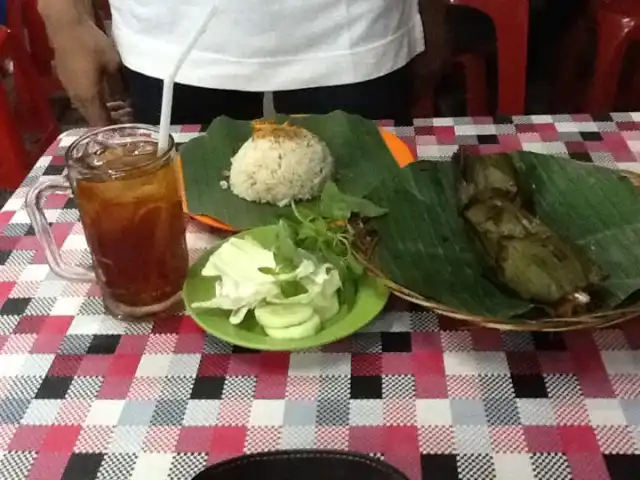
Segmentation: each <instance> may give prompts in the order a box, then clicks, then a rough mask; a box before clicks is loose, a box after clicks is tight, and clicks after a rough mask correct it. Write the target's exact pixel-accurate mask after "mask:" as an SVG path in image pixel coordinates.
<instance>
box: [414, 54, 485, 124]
mask: <svg viewBox="0 0 640 480" xmlns="http://www.w3.org/2000/svg"><path fill="white" fill-rule="evenodd" d="M454 68H455V70H459V71H460V72H461V73H462V75H463V76H464V83H465V94H466V100H467V115H468V116H470V117H484V116H488V115H489V106H488V101H487V81H486V78H487V72H486V62H485V59H484V58H483V57H482V55H478V54H472V53H469V54H463V55H460V56H458V57H457V58H456V59H455V61H454ZM435 103H436V102H435V99H434V93H433V91H431V90H429V91H426V90H424V89H420V88H418V89H417V90H416V93H415V95H414V99H413V108H412V112H411V114H412V116H413V117H414V118H431V117H434V116H435V115H436V104H435Z"/></svg>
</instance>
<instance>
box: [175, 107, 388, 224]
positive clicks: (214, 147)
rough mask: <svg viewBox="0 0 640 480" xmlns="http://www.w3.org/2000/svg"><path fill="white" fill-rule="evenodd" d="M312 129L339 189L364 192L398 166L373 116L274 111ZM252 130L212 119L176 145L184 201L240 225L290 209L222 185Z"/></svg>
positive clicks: (263, 221) (354, 193) (274, 218)
mask: <svg viewBox="0 0 640 480" xmlns="http://www.w3.org/2000/svg"><path fill="white" fill-rule="evenodd" d="M278 121H279V122H281V123H283V122H284V121H289V122H291V123H294V124H298V125H301V126H302V127H304V128H306V129H307V130H309V131H311V132H313V133H315V134H316V135H318V137H320V138H321V139H322V140H324V141H325V142H326V143H327V146H328V147H329V150H330V151H331V153H332V155H333V157H334V159H335V162H336V163H335V167H336V168H335V171H336V173H335V178H334V181H335V183H336V184H337V186H338V188H339V189H340V191H342V192H343V193H346V194H347V195H352V196H354V197H364V196H366V195H367V194H368V193H369V192H370V191H371V190H372V189H373V187H374V186H375V185H376V184H378V183H379V182H380V181H382V180H383V179H384V178H386V177H388V176H390V175H393V174H394V173H395V172H397V171H398V170H399V168H398V166H397V163H396V161H395V160H394V158H393V156H392V155H391V153H389V150H388V149H387V147H386V145H385V143H384V140H383V139H382V137H381V136H380V132H379V130H378V128H377V127H376V124H375V123H374V122H371V121H369V120H365V119H363V118H361V117H358V116H354V115H349V114H346V113H344V112H333V113H331V114H328V115H310V116H305V117H284V116H280V117H278ZM250 136H251V122H243V121H237V120H232V119H230V118H227V117H220V118H218V119H216V120H215V121H214V122H213V123H212V124H211V126H210V127H209V129H208V130H207V133H206V135H202V136H200V137H197V138H195V139H193V140H191V141H189V142H188V143H186V144H185V145H184V146H183V147H182V148H181V150H180V155H181V157H182V168H183V177H184V183H185V190H186V199H187V206H188V208H189V211H190V212H191V213H196V214H203V215H208V216H210V217H213V218H216V219H218V220H221V221H223V222H225V223H227V224H229V225H232V226H233V227H235V228H236V229H238V230H244V229H250V228H255V227H259V226H263V225H272V224H274V223H276V222H277V221H278V219H279V218H280V217H281V216H282V215H284V214H285V213H286V212H288V209H285V208H280V207H277V206H274V205H265V204H258V203H252V202H248V201H246V200H243V199H241V198H239V197H237V196H236V195H234V194H233V193H232V192H231V190H229V189H223V188H221V187H220V182H221V181H223V180H226V177H225V172H227V173H228V171H229V169H230V167H231V158H232V157H233V156H234V155H235V154H236V152H237V151H238V150H239V149H240V147H241V146H242V145H243V144H244V142H245V141H247V140H248V139H249V137H250Z"/></svg>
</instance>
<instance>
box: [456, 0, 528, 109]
mask: <svg viewBox="0 0 640 480" xmlns="http://www.w3.org/2000/svg"><path fill="white" fill-rule="evenodd" d="M449 3H451V4H452V5H464V6H468V7H472V8H475V9H477V10H480V11H481V12H483V13H485V14H486V15H488V16H489V17H490V18H491V20H492V21H493V24H494V26H495V30H496V38H497V43H498V112H499V113H501V114H504V115H522V114H523V113H524V110H525V99H526V88H527V52H528V50H527V49H528V35H529V0H449ZM471 83H472V82H471ZM469 84H470V83H468V85H469Z"/></svg>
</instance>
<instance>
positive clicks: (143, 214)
mask: <svg viewBox="0 0 640 480" xmlns="http://www.w3.org/2000/svg"><path fill="white" fill-rule="evenodd" d="M157 137H158V130H157V129H156V128H154V127H151V126H146V125H117V126H111V127H106V128H102V129H99V130H95V131H92V132H90V133H88V134H86V135H84V136H82V137H80V138H79V139H77V140H76V141H74V142H73V143H72V144H71V145H70V146H69V148H68V149H67V151H66V154H65V161H66V166H67V178H65V177H56V178H53V179H46V180H42V181H40V182H39V183H38V184H36V185H35V186H34V187H33V188H32V189H31V190H30V191H29V193H28V195H27V199H26V208H27V213H28V214H29V218H30V219H31V223H32V224H33V226H34V230H35V233H36V236H37V238H38V239H39V241H40V242H41V244H42V247H43V249H44V253H45V256H46V258H47V261H48V263H49V265H50V267H51V270H52V271H53V272H54V273H55V274H56V275H58V276H59V277H62V278H64V279H67V280H74V281H86V282H97V283H98V284H99V285H100V287H101V288H102V293H103V297H104V303H105V307H106V308H107V310H108V311H110V312H111V313H113V314H114V315H116V316H121V317H132V318H140V317H146V316H151V315H153V314H156V313H160V312H162V311H164V310H166V309H168V308H169V307H171V306H173V304H175V303H177V302H178V301H179V300H180V298H181V291H182V284H183V283H184V280H185V278H186V275H187V268H188V252H187V246H186V240H185V230H186V222H185V217H184V214H183V211H182V199H181V194H180V190H179V187H178V180H177V175H176V170H175V168H176V167H175V165H174V158H175V157H176V149H175V142H174V140H173V138H170V139H169V146H168V149H167V150H166V151H165V152H162V153H161V154H158V151H157V150H158V149H157ZM69 191H71V192H72V193H73V195H74V196H75V199H76V203H77V205H78V210H79V211H80V220H81V222H82V227H83V229H84V233H85V237H86V239H87V244H88V246H89V249H90V250H91V255H92V262H93V268H85V267H81V266H75V265H68V264H66V263H64V262H63V261H62V258H61V255H60V249H59V247H58V246H57V245H56V243H55V240H54V237H53V234H52V232H51V228H50V227H49V224H48V223H47V219H46V217H45V214H44V211H43V207H42V202H43V199H44V197H46V195H48V194H49V193H52V192H69Z"/></svg>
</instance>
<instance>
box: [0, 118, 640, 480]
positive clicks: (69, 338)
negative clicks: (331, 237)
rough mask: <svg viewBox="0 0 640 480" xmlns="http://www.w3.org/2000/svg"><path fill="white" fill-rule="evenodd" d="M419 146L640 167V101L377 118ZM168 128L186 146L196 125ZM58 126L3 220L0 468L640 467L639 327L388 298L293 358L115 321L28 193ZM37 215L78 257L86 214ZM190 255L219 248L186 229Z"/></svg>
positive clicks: (472, 472)
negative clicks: (354, 454) (310, 456)
mask: <svg viewBox="0 0 640 480" xmlns="http://www.w3.org/2000/svg"><path fill="white" fill-rule="evenodd" d="M387 127H388V128H391V129H392V130H394V131H395V132H396V133H397V134H398V135H400V136H401V137H403V138H404V139H405V140H406V141H407V143H408V144H409V145H410V147H411V148H412V149H414V150H415V151H416V152H417V153H418V155H419V156H420V157H421V158H425V159H435V160H437V159H444V158H446V157H448V156H449V155H450V154H451V153H452V152H453V150H454V149H455V148H456V146H457V145H460V144H464V145H477V148H478V150H480V151H482V152H495V151H504V150H514V149H520V148H525V149H529V150H536V151H540V152H549V153H557V154H560V155H567V154H570V155H571V156H572V157H574V158H576V159H578V160H581V161H585V162H589V161H593V162H596V163H599V164H603V165H609V166H612V167H615V164H616V162H622V163H624V164H625V165H624V167H625V168H636V166H637V165H640V164H639V163H638V160H639V159H640V129H639V127H640V114H617V115H611V116H607V117H604V118H600V119H597V120H596V119H592V118H589V117H585V116H578V117H577V116H573V117H570V116H555V117H550V116H538V117H516V118H500V119H473V120H471V119H437V120H416V121H415V123H414V125H413V126H410V127H394V126H392V125H387ZM198 130H199V129H198V128H196V127H182V128H180V129H176V130H175V134H176V136H177V138H178V141H186V140H187V139H188V138H189V137H190V136H193V135H194V134H196V133H197V132H198ZM77 134H78V132H73V133H68V134H67V135H65V136H63V137H62V138H61V139H60V141H59V142H57V143H56V145H53V146H52V148H51V149H50V150H49V151H48V154H47V155H46V156H45V157H43V158H42V159H41V160H40V161H39V162H38V164H37V165H36V167H35V168H34V170H33V172H32V174H31V175H30V176H29V178H28V179H27V180H26V181H25V184H24V186H23V187H22V188H20V189H19V190H18V191H17V192H16V194H15V195H14V196H13V198H11V200H9V202H8V203H7V204H6V205H5V207H4V209H3V210H2V212H1V213H0V227H1V228H2V236H1V237H0V478H2V479H11V480H18V479H31V480H35V479H46V480H50V479H55V478H65V479H79V480H80V479H81V480H90V479H94V478H99V479H115V480H120V479H127V478H132V479H138V480H142V479H144V480H146V479H154V480H155V479H157V480H159V479H165V478H170V479H175V480H187V479H189V478H190V477H191V476H192V475H193V474H195V473H196V472H197V471H198V470H200V469H201V468H203V467H204V466H205V465H207V464H210V463H213V462H217V461H220V460H222V459H225V458H228V457H231V456H236V455H240V454H242V453H245V452H257V451H262V450H270V449H285V448H338V449H352V450H357V451H363V452H369V453H371V454H373V455H376V456H380V457H382V458H384V459H385V460H387V461H389V462H391V463H392V464H394V465H396V466H397V467H399V468H400V469H401V470H403V471H404V472H406V473H407V475H409V476H410V477H411V478H412V479H419V478H421V476H422V477H423V478H424V479H425V480H428V479H444V480H454V479H458V478H460V479H469V480H485V479H487V480H492V479H497V480H506V479H514V480H531V479H540V480H568V479H574V480H590V479H594V480H608V479H611V480H625V479H636V480H637V479H638V478H640V455H638V454H640V322H635V323H634V322H630V323H628V324H626V325H624V326H621V327H619V328H615V329H609V330H604V331H596V332H592V333H589V332H581V333H570V334H563V335H560V334H559V335H555V336H548V335H542V334H533V335H531V334H524V333H499V332H496V331H489V330H469V331H465V330H461V329H455V328H451V324H449V323H448V322H447V321H446V320H445V319H442V318H438V317H437V316H436V315H434V314H433V313H431V312H428V311H424V310H417V309H415V308H413V307H410V306H409V305H408V304H405V303H403V302H400V301H393V302H392V303H391V304H390V305H389V306H388V308H387V310H386V311H385V313H384V314H382V315H381V316H380V317H379V318H378V319H377V320H376V321H374V322H373V324H372V325H371V326H370V327H369V328H367V329H366V331H363V332H361V333H358V334H356V335H354V336H353V337H351V338H349V339H347V340H345V341H343V342H340V343H338V344H334V345H330V346H328V347H325V348H322V349H318V350H313V351H305V352H300V353H293V354H288V353H257V352H250V351H246V350H243V349H239V348H234V347H231V346H230V345H227V344H225V343H223V342H221V341H219V340H217V339H215V338H213V337H210V336H207V335H204V334H203V332H202V331H201V330H200V329H199V328H198V327H197V326H196V325H195V324H194V323H193V321H192V320H191V319H190V318H188V317H187V316H177V317H170V318H164V319H160V320H158V321H156V322H155V323H153V324H150V323H142V324H127V323H120V322H117V321H115V320H113V319H111V318H109V316H107V315H105V313H104V310H103V307H102V304H101V300H100V293H99V291H98V290H97V289H96V288H95V287H94V286H91V285H85V284H81V283H69V282H65V281H62V280H60V279H58V278H56V277H55V276H54V275H53V274H52V273H51V271H50V270H49V268H48V267H47V265H46V262H45V258H44V256H43V252H42V250H41V248H40V246H39V245H38V242H37V241H36V239H35V238H34V236H33V229H32V227H31V226H30V225H29V220H28V218H27V214H26V212H25V211H24V208H23V203H24V198H25V195H26V192H27V190H28V188H29V187H30V186H31V185H33V184H34V183H35V182H37V181H38V179H39V178H41V177H43V176H44V177H46V176H51V175H60V174H62V173H63V168H64V165H63V157H62V154H63V152H64V149H65V146H67V145H68V144H69V143H70V142H71V141H72V140H73V139H74V138H75V137H76V136H77ZM46 206H47V208H48V210H47V215H48V218H49V220H50V222H52V228H53V232H54V235H55V238H56V239H57V241H58V243H59V245H61V246H62V248H63V252H64V255H65V256H66V258H67V259H68V260H69V261H73V262H85V263H86V262H88V261H89V254H88V251H87V248H86V244H85V240H84V238H83V235H82V230H81V228H80V225H79V224H78V212H77V210H76V209H75V204H74V201H73V199H70V198H67V197H65V196H63V195H54V196H50V197H49V198H48V199H47V201H46ZM188 240H189V245H190V248H191V252H192V255H193V256H194V257H195V256H196V255H197V254H198V253H199V252H202V251H203V250H204V249H205V248H206V247H208V246H209V245H211V244H212V243H213V242H214V236H213V235H212V234H211V232H208V231H206V230H204V229H203V228H201V227H199V226H197V225H195V224H192V225H190V227H189V232H188Z"/></svg>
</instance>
